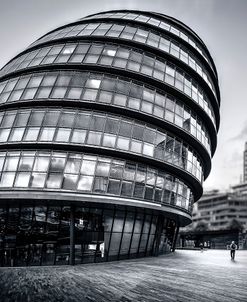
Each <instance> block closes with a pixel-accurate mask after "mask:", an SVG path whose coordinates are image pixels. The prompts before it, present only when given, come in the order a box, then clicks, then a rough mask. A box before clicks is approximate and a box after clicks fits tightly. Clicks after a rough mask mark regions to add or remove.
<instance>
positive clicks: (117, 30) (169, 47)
mask: <svg viewBox="0 0 247 302" xmlns="http://www.w3.org/2000/svg"><path fill="white" fill-rule="evenodd" d="M72 37H73V38H75V37H78V38H81V37H107V38H114V39H117V40H119V41H120V40H126V41H128V42H130V41H131V42H132V41H135V42H138V43H141V44H145V45H147V46H149V47H152V48H155V49H158V50H160V51H162V52H164V53H168V54H170V55H172V56H174V57H176V58H177V59H179V60H180V61H182V62H183V63H185V64H186V65H188V66H189V67H190V68H192V69H193V70H195V72H196V73H197V74H199V75H200V77H201V78H202V79H203V80H204V81H205V82H206V83H207V85H208V86H209V87H210V89H211V90H212V92H213V93H214V95H215V96H216V94H215V92H216V89H215V86H214V83H213V80H212V79H211V76H210V75H209V73H208V72H207V69H206V67H205V66H204V65H203V64H202V63H201V62H200V60H198V59H197V58H196V57H195V55H194V54H193V53H191V52H190V51H189V50H188V49H187V48H186V47H184V46H183V45H181V44H180V43H178V42H177V41H175V40H173V39H171V38H170V37H167V36H164V35H161V34H157V33H156V32H153V31H150V30H146V29H143V28H140V27H137V26H130V25H121V24H114V23H89V24H79V25H77V26H75V25H72V26H69V27H66V28H64V29H62V30H58V31H55V32H52V34H49V35H46V36H45V37H44V38H41V39H39V40H37V41H36V42H34V43H33V44H31V45H30V47H29V48H28V49H29V50H30V49H31V48H33V47H35V46H37V45H40V44H44V43H46V42H51V41H54V40H58V39H64V38H67V39H71V38H72ZM117 40H116V41H115V43H116V42H117ZM210 70H211V69H210ZM215 81H217V80H216V79H215Z"/></svg>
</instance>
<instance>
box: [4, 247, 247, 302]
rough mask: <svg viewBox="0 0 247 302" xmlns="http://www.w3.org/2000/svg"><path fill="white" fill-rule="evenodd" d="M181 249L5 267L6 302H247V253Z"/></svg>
mask: <svg viewBox="0 0 247 302" xmlns="http://www.w3.org/2000/svg"><path fill="white" fill-rule="evenodd" d="M229 254H230V253H229V251H225V250H224V251H219V250H206V251H203V252H201V251H185V250H183V251H181V250H178V251H176V252H175V253H174V254H170V255H167V256H160V257H158V258H152V257H150V258H146V259H138V260H125V261H121V262H111V263H100V264H88V265H78V266H75V267H70V266H63V267H27V268H0V301H1V302H2V301H4V302H5V301H6V302H7V301H18V302H19V301H25V302H26V301H30V302H33V301H35V302H38V301H48V302H53V301H61V302H62V301H102V302H103V301H104V302H106V301H107V302H108V301H121V302H127V301H135V302H136V301H140V302H147V301H148V302H149V301H181V302H182V301H183V302H184V301H193V302H203V301H213V302H217V301H222V302H223V301H224V302H228V301H229V302H230V301H234V302H238V301H243V302H246V301H247V251H237V252H236V260H235V261H231V260H230V255H229Z"/></svg>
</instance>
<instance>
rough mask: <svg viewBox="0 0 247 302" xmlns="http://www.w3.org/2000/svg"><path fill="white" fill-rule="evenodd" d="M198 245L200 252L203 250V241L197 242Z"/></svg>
mask: <svg viewBox="0 0 247 302" xmlns="http://www.w3.org/2000/svg"><path fill="white" fill-rule="evenodd" d="M199 247H200V249H201V252H203V243H202V242H201V243H200V244H199Z"/></svg>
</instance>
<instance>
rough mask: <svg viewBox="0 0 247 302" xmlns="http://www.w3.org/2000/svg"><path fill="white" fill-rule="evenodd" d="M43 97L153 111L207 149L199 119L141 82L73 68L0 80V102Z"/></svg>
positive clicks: (206, 137)
mask: <svg viewBox="0 0 247 302" xmlns="http://www.w3.org/2000/svg"><path fill="white" fill-rule="evenodd" d="M117 92H119V93H117ZM46 98H47V99H50V98H51V99H59V98H60V99H63V100H64V99H69V100H70V99H71V100H79V99H80V100H86V101H89V102H98V103H102V104H109V105H110V104H112V105H114V106H119V107H127V108H130V109H131V110H135V111H140V112H143V113H145V114H149V115H153V116H155V117H158V118H159V119H161V120H166V121H168V122H170V123H174V124H175V125H177V126H178V127H180V128H182V129H184V130H185V131H187V132H189V133H190V134H192V135H193V136H194V137H195V138H196V139H198V140H199V141H200V142H201V143H202V144H203V145H204V146H205V148H206V150H207V151H208V153H210V149H211V142H210V138H209V134H208V131H207V130H206V129H205V126H204V125H203V123H202V121H201V119H200V118H199V117H197V116H196V114H195V113H194V112H193V111H191V110H190V109H189V108H188V107H187V106H185V105H184V104H183V103H182V102H180V101H178V100H176V99H175V98H174V97H172V96H170V95H161V94H158V93H157V92H156V91H155V90H154V91H153V90H151V89H147V88H145V86H144V87H143V86H139V85H136V84H134V83H130V82H125V81H121V80H118V79H116V78H110V77H106V76H104V77H100V76H99V75H95V76H93V74H91V75H90V74H88V73H73V72H67V73H65V72H64V73H58V72H56V73H51V72H50V73H39V74H38V73H35V74H34V75H33V76H30V75H29V76H25V77H19V78H15V79H11V80H9V81H6V82H3V83H1V84H0V104H4V103H11V102H13V103H15V102H16V101H18V102H19V101H22V100H24V101H25V100H30V99H34V100H39V99H46Z"/></svg>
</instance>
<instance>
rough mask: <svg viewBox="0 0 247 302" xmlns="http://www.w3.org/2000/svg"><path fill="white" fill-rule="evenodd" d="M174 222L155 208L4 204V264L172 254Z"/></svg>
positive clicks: (0, 237)
mask: <svg viewBox="0 0 247 302" xmlns="http://www.w3.org/2000/svg"><path fill="white" fill-rule="evenodd" d="M177 231H178V226H177V223H176V222H175V220H173V219H170V218H167V217H165V216H164V215H163V214H161V213H160V212H157V211H155V210H150V209H144V208H137V207H127V206H112V205H104V204H103V205H102V204H100V205H99V204H94V203H84V204H83V206H75V205H73V206H66V205H63V206H57V205H51V204H49V203H45V202H44V203H43V202H38V203H36V204H30V203H29V204H26V205H25V203H23V202H22V203H21V204H18V205H15V206H9V205H5V206H0V265H1V266H32V265H63V264H79V263H89V262H102V261H111V260H119V259H127V258H135V257H144V256H151V255H159V254H163V253H169V252H170V251H171V250H172V249H173V248H174V245H175V244H174V243H175V236H176V234H177Z"/></svg>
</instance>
